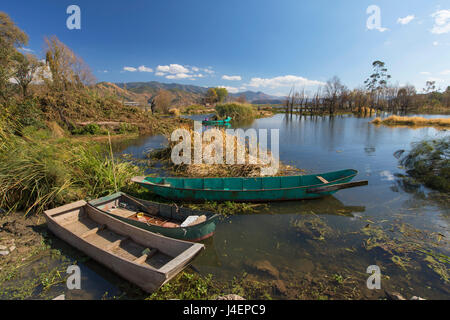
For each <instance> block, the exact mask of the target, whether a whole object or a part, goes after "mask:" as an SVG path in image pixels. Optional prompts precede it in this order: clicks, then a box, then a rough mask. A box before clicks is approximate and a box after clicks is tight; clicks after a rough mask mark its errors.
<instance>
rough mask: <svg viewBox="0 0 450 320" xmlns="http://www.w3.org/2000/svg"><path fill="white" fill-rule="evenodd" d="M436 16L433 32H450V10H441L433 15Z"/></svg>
mask: <svg viewBox="0 0 450 320" xmlns="http://www.w3.org/2000/svg"><path fill="white" fill-rule="evenodd" d="M431 16H432V17H433V18H434V26H433V28H432V29H431V33H434V34H443V33H449V32H450V10H439V11H436V12H435V13H433V14H432V15H431Z"/></svg>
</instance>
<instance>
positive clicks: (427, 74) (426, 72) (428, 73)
mask: <svg viewBox="0 0 450 320" xmlns="http://www.w3.org/2000/svg"><path fill="white" fill-rule="evenodd" d="M420 74H423V75H426V76H429V75H431V72H428V71H422V72H421V73H420Z"/></svg>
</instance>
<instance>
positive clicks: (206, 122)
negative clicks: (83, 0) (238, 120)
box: [202, 117, 231, 126]
mask: <svg viewBox="0 0 450 320" xmlns="http://www.w3.org/2000/svg"><path fill="white" fill-rule="evenodd" d="M230 121H231V117H227V118H226V119H223V120H203V121H202V124H203V125H206V126H210V125H227V124H229V122H230Z"/></svg>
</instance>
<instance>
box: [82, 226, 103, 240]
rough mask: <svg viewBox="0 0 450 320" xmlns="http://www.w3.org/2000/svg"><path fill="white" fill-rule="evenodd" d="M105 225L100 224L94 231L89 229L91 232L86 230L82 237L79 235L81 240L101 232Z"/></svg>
mask: <svg viewBox="0 0 450 320" xmlns="http://www.w3.org/2000/svg"><path fill="white" fill-rule="evenodd" d="M105 227H106V226H105V225H104V224H102V225H101V226H99V227H95V228H94V229H91V230H88V231H86V232H85V233H83V234H82V235H81V238H86V237H89V236H90V235H91V234H95V233H97V232H99V231H102V230H103V229H105Z"/></svg>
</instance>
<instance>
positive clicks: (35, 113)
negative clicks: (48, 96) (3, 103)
mask: <svg viewBox="0 0 450 320" xmlns="http://www.w3.org/2000/svg"><path fill="white" fill-rule="evenodd" d="M9 117H10V118H11V119H13V120H14V121H15V122H16V123H18V127H17V128H22V127H27V126H34V127H36V128H44V127H45V122H44V114H43V113H42V111H41V110H40V109H39V108H38V107H37V102H36V99H27V100H24V101H20V102H19V101H16V100H15V99H14V100H13V101H12V102H11V104H10V105H9Z"/></svg>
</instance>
